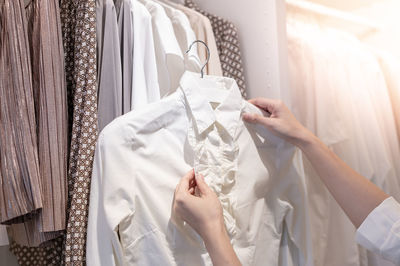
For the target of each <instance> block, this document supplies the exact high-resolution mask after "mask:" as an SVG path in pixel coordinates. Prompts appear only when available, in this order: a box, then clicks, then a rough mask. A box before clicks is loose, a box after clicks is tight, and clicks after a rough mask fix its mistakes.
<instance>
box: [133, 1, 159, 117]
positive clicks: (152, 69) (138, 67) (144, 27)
mask: <svg viewBox="0 0 400 266" xmlns="http://www.w3.org/2000/svg"><path fill="white" fill-rule="evenodd" d="M131 1H132V9H133V10H132V12H133V70H132V79H133V85H132V101H131V103H132V108H131V109H135V108H138V107H141V106H144V105H146V104H147V103H151V102H155V101H157V100H159V99H160V86H159V82H158V73H157V62H156V55H155V47H154V36H153V32H152V23H151V15H150V13H149V12H148V11H147V9H146V8H145V6H144V5H143V4H141V3H140V2H138V1H136V0H131Z"/></svg>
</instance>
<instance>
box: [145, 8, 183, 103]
mask: <svg viewBox="0 0 400 266" xmlns="http://www.w3.org/2000/svg"><path fill="white" fill-rule="evenodd" d="M139 1H140V2H141V3H143V4H144V6H145V7H146V8H147V10H148V11H149V12H150V14H151V17H152V27H153V37H154V46H155V53H156V61H157V73H158V84H159V86H160V95H161V97H164V96H166V95H168V94H170V93H172V92H174V91H175V90H176V89H177V88H178V86H179V80H180V78H181V77H182V75H183V72H184V71H185V61H184V57H183V54H182V52H181V48H180V46H179V44H178V41H177V39H176V37H175V32H174V28H173V26H172V22H171V20H170V19H169V18H168V16H167V14H166V13H165V10H164V8H163V7H162V6H161V5H160V4H158V3H156V2H153V1H150V0H139Z"/></svg>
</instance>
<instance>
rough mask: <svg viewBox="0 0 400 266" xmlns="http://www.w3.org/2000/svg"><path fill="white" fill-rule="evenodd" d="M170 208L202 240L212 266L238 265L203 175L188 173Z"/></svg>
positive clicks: (222, 221)
mask: <svg viewBox="0 0 400 266" xmlns="http://www.w3.org/2000/svg"><path fill="white" fill-rule="evenodd" d="M196 189H197V190H196ZM197 192H198V193H199V195H198V194H197ZM172 209H173V211H174V213H175V214H176V215H177V216H178V217H180V218H181V219H182V220H184V221H185V222H187V223H188V224H189V225H190V226H191V227H192V228H193V229H194V230H196V232H197V233H198V234H199V235H200V236H201V237H202V238H203V240H204V243H205V245H206V248H207V251H208V253H209V254H210V257H211V260H212V262H213V265H214V266H226V265H230V266H239V265H241V264H240V261H239V259H238V258H237V256H236V253H235V251H234V250H233V247H232V245H231V243H230V240H229V237H228V234H227V232H226V229H225V224H224V218H223V216H222V206H221V203H220V202H219V199H218V197H217V195H216V194H215V193H214V191H213V190H212V189H211V188H210V187H209V186H208V185H207V184H206V182H204V178H203V176H201V175H199V176H195V173H194V171H193V170H192V171H190V172H189V173H187V174H186V175H185V176H184V177H183V178H182V179H181V181H180V182H179V184H178V186H177V187H176V190H175V195H174V202H173V205H172Z"/></svg>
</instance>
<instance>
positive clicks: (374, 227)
mask: <svg viewBox="0 0 400 266" xmlns="http://www.w3.org/2000/svg"><path fill="white" fill-rule="evenodd" d="M356 240H357V242H358V243H359V244H360V245H362V246H363V247H365V248H367V249H368V250H370V251H372V252H374V253H377V254H379V255H381V256H382V257H383V258H385V259H388V260H390V261H392V262H395V263H399V261H400V204H399V203H398V202H397V201H396V200H395V199H394V198H393V197H390V198H387V199H385V200H384V201H383V202H382V203H381V204H380V205H379V206H378V207H376V208H375V209H374V210H373V211H372V212H371V213H370V214H369V215H368V217H367V218H366V219H365V221H364V222H363V223H362V224H361V226H360V227H359V228H358V230H357V233H356ZM396 249H397V250H396ZM396 265H397V264H396Z"/></svg>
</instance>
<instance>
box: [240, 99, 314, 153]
mask: <svg viewBox="0 0 400 266" xmlns="http://www.w3.org/2000/svg"><path fill="white" fill-rule="evenodd" d="M249 102H250V103H252V104H254V105H255V106H257V107H258V108H260V109H262V110H263V111H265V112H267V113H269V114H270V116H269V117H268V116H263V115H259V114H250V113H246V114H244V115H243V119H244V120H245V121H247V122H250V123H257V124H261V125H263V126H265V127H266V128H267V129H269V130H270V131H271V132H272V133H273V134H275V135H276V136H278V137H280V138H283V139H284V140H286V141H288V142H290V143H292V144H294V145H297V146H299V145H301V144H302V143H303V142H305V141H306V140H307V139H308V138H309V137H310V136H312V135H313V134H312V133H311V132H310V131H309V130H308V129H306V128H305V127H304V126H302V125H301V124H300V122H299V121H297V119H296V118H295V117H294V115H293V114H292V113H291V112H290V110H289V109H288V108H287V107H286V105H285V104H284V103H283V102H282V101H280V100H272V99H267V98H255V99H251V100H249Z"/></svg>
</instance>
